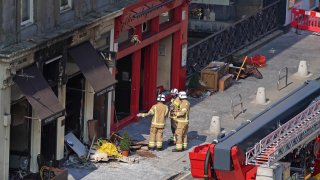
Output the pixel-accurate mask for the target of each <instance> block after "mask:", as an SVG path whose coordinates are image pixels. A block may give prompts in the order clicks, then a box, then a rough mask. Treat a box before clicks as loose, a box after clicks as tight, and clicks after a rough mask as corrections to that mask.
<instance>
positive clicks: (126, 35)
mask: <svg viewBox="0 0 320 180" xmlns="http://www.w3.org/2000/svg"><path fill="white" fill-rule="evenodd" d="M128 40H129V32H128V31H122V32H120V34H119V38H118V43H119V44H121V43H123V42H126V41H128Z"/></svg>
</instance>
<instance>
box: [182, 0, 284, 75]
mask: <svg viewBox="0 0 320 180" xmlns="http://www.w3.org/2000/svg"><path fill="white" fill-rule="evenodd" d="M279 2H280V1H279V0H278V1H275V2H274V3H272V4H270V5H268V6H266V7H264V8H262V9H259V10H258V11H257V13H256V14H254V15H252V16H249V17H246V18H243V19H241V20H239V21H237V22H235V23H234V24H233V25H231V26H228V27H226V28H224V29H222V30H220V31H218V32H216V33H214V34H212V35H210V36H208V37H206V38H204V39H202V40H200V41H199V42H197V43H195V44H193V45H191V46H189V47H188V55H187V58H188V59H187V73H188V75H190V74H191V73H192V72H193V68H192V67H193V65H194V64H198V65H199V66H200V68H201V69H202V68H204V67H205V66H206V65H207V64H208V63H209V62H211V61H222V60H223V59H225V58H227V57H229V56H230V55H232V54H234V53H235V52H236V51H238V50H240V49H242V48H243V47H245V46H248V45H250V44H251V43H253V42H255V41H257V40H259V39H261V38H262V37H264V36H266V35H268V34H270V33H271V32H273V31H274V30H276V29H278V24H279V7H278V6H279Z"/></svg>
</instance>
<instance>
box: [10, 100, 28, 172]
mask: <svg viewBox="0 0 320 180" xmlns="http://www.w3.org/2000/svg"><path fill="white" fill-rule="evenodd" d="M11 115H12V122H11V126H10V156H9V158H10V160H9V167H10V172H15V171H18V170H23V171H28V170H29V167H30V158H31V154H30V152H31V123H32V120H33V119H32V118H31V117H32V108H31V105H30V104H29V103H28V101H27V100H26V99H22V100H19V102H17V103H15V104H12V105H11Z"/></svg>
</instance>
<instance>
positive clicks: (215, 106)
mask: <svg viewBox="0 0 320 180" xmlns="http://www.w3.org/2000/svg"><path fill="white" fill-rule="evenodd" d="M319 44H320V36H317V35H313V34H312V33H310V32H303V31H302V32H299V33H298V34H297V33H296V32H295V31H294V30H291V31H289V32H288V33H286V34H283V35H281V36H279V37H278V38H276V39H274V40H272V41H270V42H268V43H267V44H265V45H264V46H262V47H260V48H259V49H257V50H255V51H253V52H252V53H251V54H249V55H253V54H261V55H264V56H266V59H267V66H266V67H264V68H260V69H259V71H260V72H261V73H262V75H263V79H256V78H255V77H248V78H246V79H240V80H238V81H234V82H233V85H232V86H231V87H230V88H228V89H227V90H225V91H224V92H217V93H215V94H213V95H211V96H207V97H203V98H199V99H193V98H189V100H190V102H191V111H190V125H189V132H188V146H189V148H188V149H187V150H186V151H183V152H179V153H173V152H171V150H172V149H173V148H174V147H173V146H168V139H169V138H170V137H171V130H170V122H169V121H167V125H166V128H165V131H164V150H163V151H160V152H158V151H153V152H152V153H153V154H154V155H155V156H156V157H152V158H151V157H141V156H139V155H137V154H133V155H132V157H136V158H138V159H139V163H135V164H127V163H122V162H117V161H110V162H107V163H98V164H94V165H93V166H92V165H91V166H83V167H75V168H69V179H88V180H89V179H90V180H91V179H118V180H122V179H139V180H144V179H145V180H147V179H159V180H164V179H171V180H177V179H193V178H192V177H191V175H190V162H189V158H188V152H189V151H191V150H192V147H194V146H197V145H199V144H203V143H211V142H212V141H213V140H214V139H215V136H214V135H212V134H207V133H206V130H208V128H209V127H210V122H211V118H212V116H219V117H220V124H221V128H222V131H223V132H225V133H228V132H230V131H231V130H233V129H236V128H237V127H238V126H240V125H241V123H243V122H244V121H246V120H247V119H250V118H253V117H254V116H255V115H256V114H258V113H259V112H261V111H263V110H264V109H266V108H267V107H269V106H270V105H272V103H275V102H276V101H277V100H278V99H280V98H281V97H284V96H285V95H287V94H288V93H289V92H291V91H292V90H294V89H296V88H297V87H299V86H300V85H302V84H303V83H304V82H305V81H306V80H311V79H315V78H317V77H320V58H319V57H320V50H319ZM300 60H306V61H307V64H308V71H310V73H311V74H310V76H309V77H307V78H302V77H299V76H296V75H294V74H295V73H296V72H297V70H298V65H299V61H300ZM284 67H287V68H288V76H289V77H288V86H287V87H285V88H283V89H281V90H280V91H279V90H277V81H278V78H279V74H278V72H279V70H280V69H281V68H284ZM259 87H264V88H265V89H266V98H267V100H268V102H269V103H268V104H267V105H259V104H256V103H255V102H254V101H255V98H256V93H257V89H258V88H259ZM238 94H241V96H242V98H243V103H244V110H245V112H244V113H243V114H241V113H240V114H239V116H238V117H237V118H236V119H233V116H232V114H231V103H230V102H231V98H232V97H235V96H237V95H238ZM235 110H236V111H238V112H240V109H239V108H236V109H235ZM149 127H150V118H143V119H141V120H140V121H139V122H137V123H133V124H131V125H129V126H127V127H126V128H124V129H122V130H121V132H124V131H127V132H128V133H129V135H130V137H131V138H132V139H134V140H147V139H148V137H149ZM121 132H120V133H121Z"/></svg>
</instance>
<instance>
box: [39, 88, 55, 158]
mask: <svg viewBox="0 0 320 180" xmlns="http://www.w3.org/2000/svg"><path fill="white" fill-rule="evenodd" d="M51 89H52V91H53V92H54V94H55V95H56V96H58V86H57V85H56V86H53V87H51ZM44 122H45V121H44ZM44 122H43V123H44ZM56 150H57V119H54V120H52V121H50V122H48V123H46V124H42V126H41V158H42V161H44V162H45V163H46V164H49V162H50V161H52V162H54V161H55V159H56Z"/></svg>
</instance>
